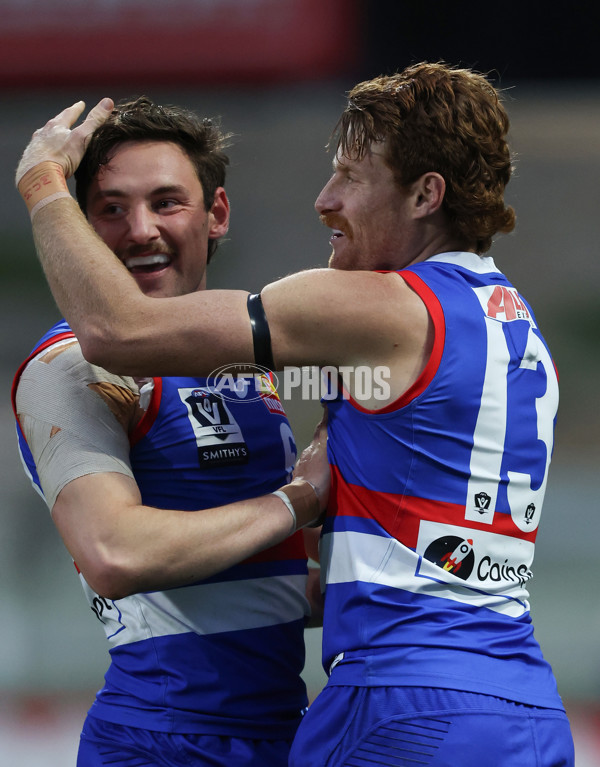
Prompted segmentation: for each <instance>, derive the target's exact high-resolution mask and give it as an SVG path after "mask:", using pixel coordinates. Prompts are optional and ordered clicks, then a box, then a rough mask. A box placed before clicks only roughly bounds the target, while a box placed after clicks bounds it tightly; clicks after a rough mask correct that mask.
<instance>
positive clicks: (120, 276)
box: [20, 102, 429, 397]
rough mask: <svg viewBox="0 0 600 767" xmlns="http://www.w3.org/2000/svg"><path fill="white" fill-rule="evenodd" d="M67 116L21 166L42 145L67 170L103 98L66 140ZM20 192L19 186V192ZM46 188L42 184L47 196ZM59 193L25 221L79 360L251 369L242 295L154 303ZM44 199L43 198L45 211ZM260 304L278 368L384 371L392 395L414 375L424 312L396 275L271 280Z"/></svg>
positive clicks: (40, 138)
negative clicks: (342, 367) (81, 357)
mask: <svg viewBox="0 0 600 767" xmlns="http://www.w3.org/2000/svg"><path fill="white" fill-rule="evenodd" d="M73 110H74V108H71V110H65V112H63V113H61V115H59V116H58V117H57V118H55V120H53V121H50V123H48V126H46V128H45V129H42V131H40V132H38V133H37V134H35V135H34V138H33V139H32V143H31V144H30V146H29V147H28V149H27V150H26V152H25V155H24V160H23V161H22V163H21V166H20V169H22V167H26V166H27V165H28V164H29V165H30V162H31V158H32V157H33V158H34V159H35V160H36V161H37V162H38V163H39V162H40V161H41V158H42V157H44V156H45V155H44V147H49V148H48V149H47V157H48V158H49V159H50V161H51V162H55V163H58V164H59V165H60V166H61V167H62V168H63V169H65V171H66V172H70V171H71V170H72V168H73V167H74V166H75V165H76V163H77V162H78V161H79V159H80V157H81V154H80V152H81V146H82V138H81V133H79V134H77V137H76V138H77V140H75V138H73V134H75V133H76V131H78V130H80V129H83V127H84V126H85V125H86V123H88V122H89V123H90V125H89V126H88V128H91V127H92V124H93V123H94V121H98V120H101V119H103V118H102V114H103V110H104V113H106V110H105V108H104V106H103V105H102V102H101V104H99V105H98V106H97V107H95V108H94V109H93V110H92V112H91V113H90V117H88V120H86V122H84V123H83V124H82V126H80V127H79V128H75V129H74V130H73V131H71V132H69V129H70V127H71V125H72V124H73V122H74V121H75V120H76V119H77V110H75V111H73ZM92 116H94V117H93V119H92ZM61 141H62V144H61ZM57 146H59V147H61V148H60V149H57ZM74 146H75V147H76V149H77V151H75V150H74V149H73V147H74ZM61 152H62V153H63V154H62V156H61ZM78 152H79V154H78ZM25 158H29V159H28V162H25ZM36 167H39V166H34V171H35V168H36ZM24 178H25V179H26V178H27V176H25V177H24ZM26 185H27V184H26V183H25V184H24V183H23V179H21V183H20V189H21V191H23V187H24V186H26ZM53 189H54V187H53V186H52V184H51V183H50V184H49V185H48V191H49V192H52V190H53ZM58 194H59V196H58V197H57V198H53V196H52V194H49V195H48V197H47V198H42V200H41V201H39V200H38V202H37V203H36V205H38V206H39V204H40V202H41V203H42V205H41V207H38V208H37V210H34V213H33V220H32V226H33V233H34V238H35V242H36V247H37V251H38V254H39V257H40V260H41V263H42V266H43V268H44V271H45V273H46V276H47V279H48V282H49V284H50V287H51V290H52V292H53V294H54V297H55V299H56V301H57V303H58V306H59V307H60V309H61V311H62V312H63V313H64V315H65V316H66V318H67V320H68V321H69V323H70V325H71V326H72V328H73V330H74V331H75V333H76V335H77V337H78V338H79V340H80V343H81V346H82V349H83V351H84V355H85V356H86V358H87V359H89V360H90V361H92V362H94V363H95V364H98V365H101V366H102V367H104V368H106V369H108V370H113V371H119V372H121V373H128V374H130V375H149V374H152V375H173V374H188V375H209V374H210V373H212V372H213V371H214V370H215V369H216V368H217V367H219V366H220V365H227V364H232V363H252V362H255V361H260V360H255V355H254V344H253V337H252V330H251V324H250V319H249V316H248V311H247V305H246V304H247V296H248V294H247V293H245V292H244V291H221V290H217V291H212V290H207V291H201V292H198V293H193V294H189V295H186V296H179V297H176V298H161V299H160V300H158V301H157V300H156V299H155V298H151V297H146V296H144V295H143V294H142V292H141V291H140V289H139V288H138V286H137V284H136V283H135V281H134V279H133V278H132V277H131V275H130V274H129V273H128V272H127V269H126V268H125V267H124V265H123V264H122V263H121V262H120V261H119V260H118V259H117V258H116V256H115V255H114V254H113V253H112V252H111V251H110V250H109V248H108V247H107V246H106V245H105V244H104V243H103V242H102V240H100V238H99V237H98V236H97V235H96V234H95V233H94V231H93V230H92V228H91V227H90V226H89V224H88V223H87V221H86V220H85V218H84V216H83V215H82V213H81V212H80V210H79V208H78V206H77V204H76V203H75V201H74V200H73V199H71V198H70V197H69V196H67V195H64V194H62V193H61V191H60V189H59V190H58ZM46 199H48V200H51V202H49V203H48V204H43V203H44V200H46ZM262 298H263V305H264V307H265V311H266V316H267V319H268V322H269V326H270V334H271V340H272V350H273V357H274V360H275V366H276V368H278V369H281V368H283V367H284V366H287V365H297V366H300V365H325V364H329V365H354V366H356V365H365V364H366V365H389V366H390V368H393V371H392V372H393V379H394V390H393V391H392V392H391V396H392V397H394V396H398V394H400V393H401V392H402V391H404V389H405V388H406V386H407V385H408V384H410V383H412V381H413V380H414V378H415V375H416V374H418V372H419V370H420V369H421V368H422V365H423V360H424V357H425V356H426V354H427V348H426V347H427V340H428V328H429V324H428V322H429V321H428V316H427V311H426V309H425V307H424V305H423V303H422V302H421V300H420V299H419V298H418V297H417V296H416V295H415V294H414V293H413V292H412V291H411V289H410V288H408V286H407V285H406V284H405V282H404V281H403V280H402V279H400V278H398V276H397V275H396V274H379V273H375V272H359V271H357V272H348V271H338V270H332V269H314V270H309V271H305V272H301V273H298V274H295V275H291V276H289V277H286V278H284V279H283V280H279V281H277V282H275V283H272V284H271V285H269V286H267V288H265V289H264V290H263V291H262Z"/></svg>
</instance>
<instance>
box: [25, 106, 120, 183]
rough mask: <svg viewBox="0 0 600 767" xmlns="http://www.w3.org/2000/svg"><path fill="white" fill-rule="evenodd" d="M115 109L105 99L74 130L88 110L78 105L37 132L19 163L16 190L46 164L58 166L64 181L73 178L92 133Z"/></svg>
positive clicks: (71, 107)
mask: <svg viewBox="0 0 600 767" xmlns="http://www.w3.org/2000/svg"><path fill="white" fill-rule="evenodd" d="M113 108H114V103H113V101H112V100H111V99H108V98H105V99H102V101H100V102H99V103H98V104H96V106H95V107H94V108H93V109H92V110H90V112H89V114H88V116H87V117H86V118H85V120H84V121H83V122H82V123H81V125H78V126H77V127H76V128H73V127H72V126H73V125H74V124H75V123H76V122H77V120H78V119H79V117H80V116H81V114H82V113H83V110H84V109H85V103H84V102H83V101H77V102H76V103H75V104H73V105H72V106H70V107H68V108H67V109H64V110H63V111H62V112H61V113H60V114H58V115H56V117H53V118H52V119H51V120H49V121H48V122H47V123H46V125H44V127H43V128H40V129H39V130H36V132H35V133H34V134H33V136H32V138H31V141H30V142H29V145H28V146H27V148H26V149H25V151H24V152H23V156H22V157H21V161H20V162H19V165H18V168H17V173H16V178H15V181H16V184H17V186H18V185H19V181H20V180H21V179H22V178H23V176H24V175H25V173H27V171H28V170H30V169H31V168H33V167H34V166H35V165H39V164H40V163H41V162H46V161H50V162H55V163H58V164H59V165H60V166H61V167H62V169H63V172H64V174H65V178H69V176H72V175H73V173H74V172H75V170H76V168H77V167H78V165H79V163H80V162H81V158H82V157H83V155H84V153H85V150H86V147H87V145H88V143H89V140H90V138H91V136H92V133H93V132H94V131H95V130H96V128H97V127H98V126H99V125H102V123H103V122H105V121H106V119H107V118H108V117H109V115H110V113H111V111H112V109H113Z"/></svg>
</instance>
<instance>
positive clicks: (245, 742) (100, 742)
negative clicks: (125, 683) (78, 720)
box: [77, 716, 291, 767]
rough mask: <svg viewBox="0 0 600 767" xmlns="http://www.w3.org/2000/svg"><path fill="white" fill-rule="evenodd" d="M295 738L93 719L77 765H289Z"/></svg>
mask: <svg viewBox="0 0 600 767" xmlns="http://www.w3.org/2000/svg"><path fill="white" fill-rule="evenodd" d="M290 746H291V740H265V739H257V740H253V739H251V738H234V737H229V736H223V735H194V734H191V735H188V734H185V735H184V734H180V733H168V732H155V731H153V730H142V729H139V728H137V727H127V726H124V725H120V724H112V723H111V722H105V721H103V720H101V719H96V718H95V717H91V716H88V717H87V719H86V720H85V723H84V726H83V730H82V732H81V740H80V743H79V753H78V755H77V767H108V766H110V767H191V766H192V765H194V766H196V765H197V767H267V766H268V767H287V764H288V756H289V752H290Z"/></svg>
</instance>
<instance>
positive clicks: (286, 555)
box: [244, 530, 306, 564]
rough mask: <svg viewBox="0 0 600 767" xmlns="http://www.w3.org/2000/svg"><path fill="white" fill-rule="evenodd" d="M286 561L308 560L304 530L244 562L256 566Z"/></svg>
mask: <svg viewBox="0 0 600 767" xmlns="http://www.w3.org/2000/svg"><path fill="white" fill-rule="evenodd" d="M284 559H306V549H305V548H304V535H303V534H302V530H298V531H297V532H295V533H294V535H291V536H290V537H289V538H286V539H285V541H282V542H281V543H278V544H277V545H276V546H271V548H270V549H265V551H261V552H259V553H258V554H255V555H254V556H252V557H249V558H248V559H245V560H244V564H254V563H256V562H280V561H282V560H284Z"/></svg>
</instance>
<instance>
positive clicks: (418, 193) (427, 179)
mask: <svg viewBox="0 0 600 767" xmlns="http://www.w3.org/2000/svg"><path fill="white" fill-rule="evenodd" d="M411 191H412V193H413V195H414V197H413V199H414V205H415V207H414V210H415V214H416V217H417V218H424V217H425V216H430V215H431V214H432V213H435V212H436V211H437V210H439V209H440V208H441V206H442V202H443V201H444V194H445V193H446V182H445V181H444V177H443V176H442V175H440V174H439V173H435V172H433V171H431V172H428V173H424V174H423V175H422V176H420V178H418V179H417V180H416V181H415V183H414V184H413V187H412V190H411Z"/></svg>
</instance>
